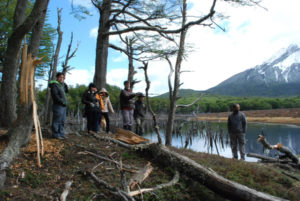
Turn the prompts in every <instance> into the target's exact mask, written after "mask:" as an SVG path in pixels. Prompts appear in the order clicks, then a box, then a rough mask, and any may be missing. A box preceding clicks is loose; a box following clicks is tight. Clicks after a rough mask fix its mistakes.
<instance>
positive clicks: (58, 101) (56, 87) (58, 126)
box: [49, 72, 68, 139]
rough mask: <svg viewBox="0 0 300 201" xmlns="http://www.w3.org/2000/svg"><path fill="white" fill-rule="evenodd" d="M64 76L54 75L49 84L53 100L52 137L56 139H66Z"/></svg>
mask: <svg viewBox="0 0 300 201" xmlns="http://www.w3.org/2000/svg"><path fill="white" fill-rule="evenodd" d="M64 80H65V75H64V74H63V73H61V72H58V73H57V74H56V80H52V81H51V82H50V85H49V87H50V88H51V96H52V100H53V105H52V111H53V118H52V135H53V137H54V138H57V139H64V138H66V136H65V132H64V124H65V120H66V106H67V96H66V93H67V92H68V86H67V85H66V84H65V83H64Z"/></svg>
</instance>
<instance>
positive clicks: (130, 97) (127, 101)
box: [120, 89, 135, 110]
mask: <svg viewBox="0 0 300 201" xmlns="http://www.w3.org/2000/svg"><path fill="white" fill-rule="evenodd" d="M134 97H135V94H134V93H132V92H131V91H128V90H127V89H123V90H122V91H121V94H120V107H121V110H124V109H134Z"/></svg>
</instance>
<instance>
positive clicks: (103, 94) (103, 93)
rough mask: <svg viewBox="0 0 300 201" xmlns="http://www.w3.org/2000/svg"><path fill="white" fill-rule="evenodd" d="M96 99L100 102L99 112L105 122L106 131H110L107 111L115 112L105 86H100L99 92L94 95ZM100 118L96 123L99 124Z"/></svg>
mask: <svg viewBox="0 0 300 201" xmlns="http://www.w3.org/2000/svg"><path fill="white" fill-rule="evenodd" d="M96 97H97V99H98V100H99V101H100V103H101V114H102V117H104V119H105V122H106V128H105V130H106V133H109V131H110V126H109V116H108V112H109V111H110V112H111V113H115V111H114V109H113V107H112V105H111V102H110V99H109V96H108V92H107V90H106V89H105V88H102V89H101V90H100V91H99V93H98V94H97V95H96ZM100 122H101V119H99V120H98V123H99V124H100Z"/></svg>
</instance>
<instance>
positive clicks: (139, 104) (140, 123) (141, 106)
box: [133, 93, 146, 135]
mask: <svg viewBox="0 0 300 201" xmlns="http://www.w3.org/2000/svg"><path fill="white" fill-rule="evenodd" d="M137 96H138V99H137V100H136V101H135V108H134V114H133V116H134V119H135V122H136V133H137V134H139V135H141V134H143V132H144V120H145V116H146V105H145V103H144V98H145V96H144V94H143V93H137Z"/></svg>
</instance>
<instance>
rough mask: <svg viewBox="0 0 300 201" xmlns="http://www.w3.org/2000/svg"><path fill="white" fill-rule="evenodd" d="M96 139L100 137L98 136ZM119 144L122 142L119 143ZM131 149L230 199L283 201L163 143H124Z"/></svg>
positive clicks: (116, 141) (115, 141) (105, 138)
mask: <svg viewBox="0 0 300 201" xmlns="http://www.w3.org/2000/svg"><path fill="white" fill-rule="evenodd" d="M97 138H98V139H100V140H101V139H102V137H100V136H98V137H97ZM103 139H104V140H109V139H108V137H104V138H103ZM110 141H111V142H114V143H118V144H119V142H120V141H118V140H115V139H113V140H110ZM120 145H121V146H123V145H124V143H122V142H121V143H120ZM124 147H127V148H129V149H132V150H136V151H139V152H140V153H141V154H145V155H148V156H149V155H150V156H151V158H155V160H156V162H158V163H159V164H160V165H164V166H166V167H174V168H176V169H177V170H178V171H179V172H180V173H181V174H184V175H186V176H189V177H190V178H192V179H193V180H195V181H198V182H199V183H201V184H203V185H205V186H206V187H208V188H209V189H211V190H212V191H214V192H215V193H218V194H219V195H221V196H223V197H225V198H228V199H231V200H239V201H283V200H285V199H282V198H278V197H275V196H272V195H269V194H266V193H263V192H259V191H257V190H254V189H251V188H249V187H247V186H244V185H242V184H239V183H236V182H234V181H231V180H228V179H226V178H224V177H222V176H220V175H218V174H217V173H216V172H214V171H213V170H211V169H208V168H205V167H204V166H202V165H200V164H198V163H196V162H195V161H193V160H191V159H189V158H188V157H186V156H183V155H180V154H178V153H176V152H173V151H170V150H169V149H168V148H167V147H165V146H164V145H159V144H154V143H151V142H150V144H145V145H142V146H141V145H136V146H133V145H126V146H124Z"/></svg>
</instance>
